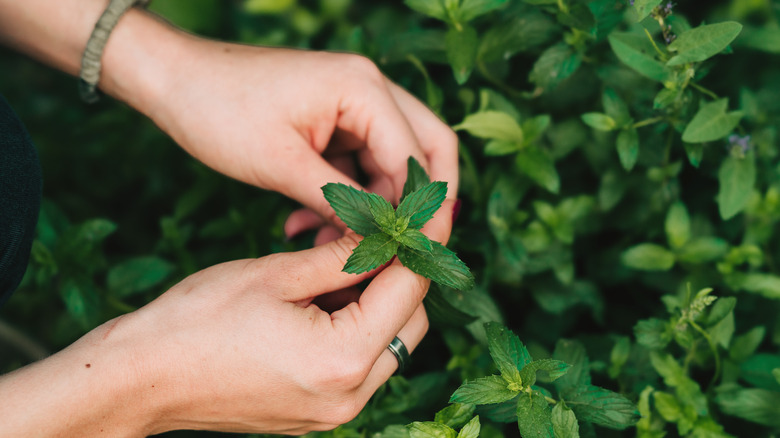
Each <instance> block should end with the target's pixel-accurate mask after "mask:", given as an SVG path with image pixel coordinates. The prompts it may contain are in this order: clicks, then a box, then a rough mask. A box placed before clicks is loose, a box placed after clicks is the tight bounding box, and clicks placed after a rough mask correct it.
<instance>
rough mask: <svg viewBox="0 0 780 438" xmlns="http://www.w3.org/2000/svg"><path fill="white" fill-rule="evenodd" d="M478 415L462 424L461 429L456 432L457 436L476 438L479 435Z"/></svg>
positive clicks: (460, 437)
mask: <svg viewBox="0 0 780 438" xmlns="http://www.w3.org/2000/svg"><path fill="white" fill-rule="evenodd" d="M479 429H480V424H479V416H477V417H474V418H472V419H471V421H469V422H468V423H466V425H465V426H463V429H461V430H460V432H458V438H478V437H479Z"/></svg>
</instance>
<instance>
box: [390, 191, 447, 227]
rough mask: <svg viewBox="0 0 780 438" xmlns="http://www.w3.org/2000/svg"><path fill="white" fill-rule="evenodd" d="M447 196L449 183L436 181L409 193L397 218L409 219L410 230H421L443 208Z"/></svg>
mask: <svg viewBox="0 0 780 438" xmlns="http://www.w3.org/2000/svg"><path fill="white" fill-rule="evenodd" d="M446 196H447V183H446V182H442V181H434V182H432V183H428V184H426V185H424V186H422V187H420V188H419V189H417V190H415V191H413V192H411V193H409V196H407V197H405V198H404V200H403V201H401V203H400V204H398V209H396V212H395V214H396V217H399V218H400V217H408V218H409V225H408V226H409V228H414V229H416V230H419V229H420V228H422V226H423V225H425V223H426V222H428V221H429V220H430V219H431V218H432V217H433V214H434V213H436V210H438V209H439V207H441V203H442V202H444V198H445V197H446Z"/></svg>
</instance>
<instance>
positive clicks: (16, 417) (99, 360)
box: [0, 320, 159, 437]
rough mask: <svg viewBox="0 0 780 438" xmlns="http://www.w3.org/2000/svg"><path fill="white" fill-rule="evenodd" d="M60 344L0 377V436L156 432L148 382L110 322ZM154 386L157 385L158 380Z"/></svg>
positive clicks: (135, 435) (155, 416)
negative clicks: (60, 348) (49, 353)
mask: <svg viewBox="0 0 780 438" xmlns="http://www.w3.org/2000/svg"><path fill="white" fill-rule="evenodd" d="M115 321H116V320H114V321H109V322H108V323H107V324H106V325H105V326H102V327H99V328H97V329H95V331H93V332H91V333H89V334H88V335H86V336H85V337H84V338H82V339H81V340H79V341H77V342H76V343H74V344H73V345H71V346H70V347H68V348H66V349H65V350H63V351H61V352H59V353H57V354H55V355H53V356H51V357H49V358H47V359H44V360H42V361H40V362H37V363H34V364H32V365H29V366H27V367H24V368H22V369H19V370H17V371H15V372H12V373H10V374H7V375H5V376H2V377H0V400H2V401H3V402H2V404H3V408H2V409H0V436H20V437H21V436H24V437H71V436H72V437H92V436H112V437H139V436H146V435H147V434H150V433H153V432H156V431H155V430H153V424H154V420H155V419H156V418H157V417H158V415H157V413H158V412H157V407H158V406H159V405H158V403H157V402H156V399H155V397H154V396H153V394H154V392H153V391H154V389H153V388H152V386H151V385H152V384H153V383H149V384H148V385H147V384H145V383H146V382H145V381H144V380H145V379H148V380H150V381H151V380H154V379H150V378H149V377H148V375H145V374H144V373H143V372H140V371H148V370H144V369H140V370H139V369H138V368H137V367H136V366H135V365H134V364H137V363H139V362H138V360H137V357H134V356H136V353H134V352H133V350H132V349H131V348H129V347H130V345H132V342H128V341H130V340H129V339H123V336H122V335H121V334H117V335H114V336H111V337H110V338H107V335H108V334H109V332H110V331H111V330H110V327H111V326H112V324H113V323H114V322H115ZM158 386H159V385H158Z"/></svg>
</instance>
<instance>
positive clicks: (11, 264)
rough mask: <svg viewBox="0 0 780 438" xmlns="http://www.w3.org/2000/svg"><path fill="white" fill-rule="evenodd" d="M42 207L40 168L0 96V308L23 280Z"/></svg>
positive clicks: (30, 141)
mask: <svg viewBox="0 0 780 438" xmlns="http://www.w3.org/2000/svg"><path fill="white" fill-rule="evenodd" d="M40 205H41V167H40V164H39V162H38V154H37V153H36V151H35V148H34V147H33V144H32V140H30V136H29V134H27V131H26V130H25V129H24V126H23V125H22V122H21V121H20V120H19V118H18V117H16V114H14V112H13V110H12V109H11V107H10V106H9V105H8V102H6V100H5V99H4V98H3V97H2V96H0V306H2V305H3V304H4V303H5V302H6V301H7V300H8V298H9V297H10V296H11V293H12V292H13V291H14V290H15V289H16V288H17V287H18V286H19V282H21V281H22V277H23V276H24V271H25V270H26V269H27V262H28V260H29V258H30V248H31V247H32V242H33V238H34V237H35V225H36V223H37V222H38V210H39V209H40Z"/></svg>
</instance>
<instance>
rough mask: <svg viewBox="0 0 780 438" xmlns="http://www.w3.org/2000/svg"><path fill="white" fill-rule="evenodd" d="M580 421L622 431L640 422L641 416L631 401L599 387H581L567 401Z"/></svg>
mask: <svg viewBox="0 0 780 438" xmlns="http://www.w3.org/2000/svg"><path fill="white" fill-rule="evenodd" d="M566 402H567V406H569V407H571V409H572V410H573V411H574V413H575V414H576V415H577V418H578V419H579V420H580V421H587V422H589V423H594V424H597V425H599V426H604V427H607V428H609V429H617V430H622V429H625V428H627V427H630V426H633V425H634V424H636V422H637V421H639V418H640V415H639V411H638V410H637V408H636V406H634V404H633V403H631V401H630V400H628V399H627V398H625V397H624V396H622V395H621V394H618V393H616V392H612V391H610V390H607V389H604V388H600V387H598V386H593V385H588V386H583V387H581V388H580V389H579V390H578V391H576V392H575V393H573V394H571V395H570V396H569V397H568V398H567V399H566Z"/></svg>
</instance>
